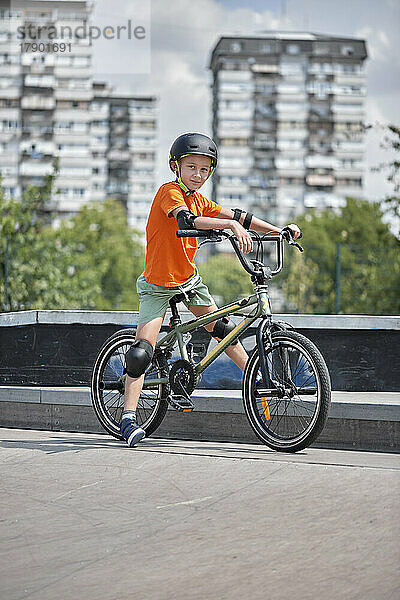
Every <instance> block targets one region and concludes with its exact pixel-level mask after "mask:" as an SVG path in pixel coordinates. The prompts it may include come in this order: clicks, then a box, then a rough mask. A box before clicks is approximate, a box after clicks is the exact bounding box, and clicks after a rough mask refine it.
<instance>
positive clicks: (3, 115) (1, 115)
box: [0, 108, 21, 121]
mask: <svg viewBox="0 0 400 600" xmlns="http://www.w3.org/2000/svg"><path fill="white" fill-rule="evenodd" d="M20 114H21V113H20V110H19V108H0V121H3V120H6V121H19V119H20Z"/></svg>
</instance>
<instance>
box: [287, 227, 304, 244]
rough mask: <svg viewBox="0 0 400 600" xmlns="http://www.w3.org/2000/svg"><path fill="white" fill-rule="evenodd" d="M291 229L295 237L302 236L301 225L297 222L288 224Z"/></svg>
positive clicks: (295, 238)
mask: <svg viewBox="0 0 400 600" xmlns="http://www.w3.org/2000/svg"><path fill="white" fill-rule="evenodd" d="M286 227H288V228H289V229H290V231H291V232H292V235H293V239H294V240H297V238H299V237H301V231H300V229H299V227H297V225H296V224H295V223H291V224H290V225H286Z"/></svg>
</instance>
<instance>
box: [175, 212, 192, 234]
mask: <svg viewBox="0 0 400 600" xmlns="http://www.w3.org/2000/svg"><path fill="white" fill-rule="evenodd" d="M196 218H197V215H194V214H193V213H192V212H191V211H190V210H180V211H179V212H178V214H177V215H176V220H177V222H178V228H179V229H196V227H195V226H194V220H195V219H196Z"/></svg>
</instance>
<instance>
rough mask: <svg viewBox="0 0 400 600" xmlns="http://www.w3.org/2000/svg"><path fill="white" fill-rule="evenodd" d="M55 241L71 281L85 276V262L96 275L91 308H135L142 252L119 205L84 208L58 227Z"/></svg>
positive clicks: (106, 204) (110, 201) (139, 242)
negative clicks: (65, 254)
mask: <svg viewBox="0 0 400 600" xmlns="http://www.w3.org/2000/svg"><path fill="white" fill-rule="evenodd" d="M57 240H58V243H59V244H60V245H61V247H62V248H64V249H65V251H67V249H68V252H69V254H70V260H69V263H70V264H69V267H70V272H71V271H74V275H73V276H74V277H75V275H79V276H80V277H81V278H82V277H84V276H85V274H86V273H87V265H86V261H89V262H90V268H91V269H92V271H93V272H94V273H96V281H97V286H96V291H95V293H94V295H93V303H94V306H93V307H94V308H96V309H98V310H132V309H134V308H137V306H138V299H137V294H136V285H135V282H136V278H137V277H138V275H139V274H140V273H141V272H142V271H143V262H144V250H143V244H142V243H141V241H140V236H139V233H138V232H136V231H134V230H132V229H131V228H130V227H128V224H127V219H126V214H125V210H124V208H123V206H122V205H121V204H120V202H118V201H116V200H112V199H108V200H106V202H105V203H104V204H96V205H86V206H84V207H83V208H82V209H81V210H80V211H79V213H78V214H77V216H76V217H74V218H73V219H71V220H70V221H66V222H63V223H62V224H61V227H60V230H59V231H58V232H57ZM71 259H73V260H71Z"/></svg>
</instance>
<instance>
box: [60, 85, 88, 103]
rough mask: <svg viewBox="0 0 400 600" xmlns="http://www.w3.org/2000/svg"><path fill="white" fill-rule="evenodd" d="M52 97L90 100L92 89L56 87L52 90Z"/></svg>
mask: <svg viewBox="0 0 400 600" xmlns="http://www.w3.org/2000/svg"><path fill="white" fill-rule="evenodd" d="M54 97H55V98H56V99H57V100H92V99H93V90H92V89H91V88H90V89H82V88H76V89H69V88H60V87H58V88H56V89H55V90H54Z"/></svg>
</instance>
